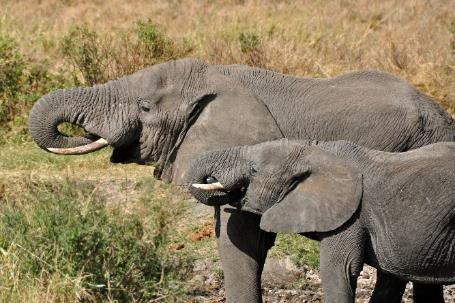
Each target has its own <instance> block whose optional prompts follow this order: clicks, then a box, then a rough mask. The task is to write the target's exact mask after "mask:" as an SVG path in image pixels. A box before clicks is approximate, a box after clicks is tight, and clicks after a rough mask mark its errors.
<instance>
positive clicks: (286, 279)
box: [188, 203, 455, 303]
mask: <svg viewBox="0 0 455 303" xmlns="http://www.w3.org/2000/svg"><path fill="white" fill-rule="evenodd" d="M188 215H189V217H192V218H209V217H211V216H212V210H211V209H210V208H208V207H206V206H204V205H201V204H198V203H196V204H194V205H193V206H192V207H191V208H190V210H189V214H188ZM192 236H194V238H193V239H192V240H196V241H198V240H199V239H200V238H201V237H205V236H213V234H212V235H211V234H210V232H207V226H204V228H201V229H200V230H199V231H198V232H196V233H194V234H193V235H192ZM213 253H214V254H215V253H216V252H215V251H214V252H213ZM221 272H222V271H221V264H220V263H219V261H213V260H210V261H209V260H198V261H196V262H195V264H194V267H193V278H192V280H191V282H192V284H193V285H194V286H195V287H197V288H198V289H199V290H200V291H201V295H199V296H196V297H194V299H193V301H192V302H194V303H196V302H201V303H214V302H224V288H223V282H222V280H223V279H222V274H221ZM375 282H376V269H374V268H373V267H370V266H367V265H365V266H364V269H363V271H362V273H361V276H360V277H359V279H358V281H357V292H356V302H358V303H366V302H368V300H369V298H370V296H371V294H372V292H373V289H374V284H375ZM262 285H263V298H264V303H297V302H299V303H302V302H304V303H310V302H323V300H322V297H323V293H322V288H321V280H320V277H319V272H318V271H317V270H315V269H312V268H310V267H308V266H306V265H304V266H302V267H298V266H296V265H295V264H294V263H293V262H292V260H291V258H290V257H289V256H285V257H281V258H280V257H268V258H267V261H266V264H265V267H264V272H263V276H262ZM444 297H445V300H446V303H452V302H455V285H451V286H446V287H445V288H444ZM402 302H403V303H411V302H413V300H412V284H411V283H408V284H407V286H406V291H405V294H404V296H403V300H402Z"/></svg>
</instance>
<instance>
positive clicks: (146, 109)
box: [139, 100, 150, 113]
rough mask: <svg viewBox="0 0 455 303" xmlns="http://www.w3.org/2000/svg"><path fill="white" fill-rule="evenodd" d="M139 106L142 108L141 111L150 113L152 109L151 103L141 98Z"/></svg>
mask: <svg viewBox="0 0 455 303" xmlns="http://www.w3.org/2000/svg"><path fill="white" fill-rule="evenodd" d="M139 108H140V109H141V111H143V112H146V113H148V112H149V111H150V104H149V102H147V101H145V100H141V101H140V102H139Z"/></svg>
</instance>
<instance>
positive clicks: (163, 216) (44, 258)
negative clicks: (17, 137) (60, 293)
mask: <svg viewBox="0 0 455 303" xmlns="http://www.w3.org/2000/svg"><path fill="white" fill-rule="evenodd" d="M7 186H8V185H7ZM8 187H9V186H8ZM20 187H21V188H22V190H21V192H14V191H9V192H8V191H7V192H6V193H3V195H1V194H0V252H9V253H10V254H14V257H15V258H16V259H17V260H19V261H18V262H17V264H16V271H17V273H15V274H14V275H12V278H11V279H10V280H9V281H8V277H3V278H0V279H3V281H2V283H0V284H2V285H3V286H2V287H7V288H8V287H9V288H10V291H9V292H5V291H2V292H1V295H2V296H8V294H9V293H14V292H15V291H19V290H20V287H21V286H22V287H23V286H24V285H26V284H27V283H31V281H34V280H36V279H43V276H44V277H51V276H53V275H55V274H59V275H60V276H64V277H67V278H68V279H70V280H75V279H81V286H82V288H83V289H84V290H85V291H84V296H83V298H81V299H82V301H96V302H101V301H103V300H113V301H117V302H146V301H149V300H152V299H155V298H157V297H160V296H163V295H165V296H172V295H175V294H176V293H179V292H181V287H180V283H179V282H178V280H176V279H177V278H178V277H179V275H180V274H179V272H181V271H182V268H183V271H184V269H185V268H184V267H185V264H186V263H184V260H179V259H176V258H175V257H174V259H173V260H170V255H169V252H167V250H166V249H165V245H166V243H167V241H168V240H167V239H168V236H167V233H168V230H167V227H166V226H168V223H169V222H168V221H169V220H170V219H171V217H170V213H169V212H167V211H166V209H165V208H164V205H165V204H164V203H165V201H160V200H157V199H155V198H154V196H153V193H149V194H147V196H144V197H143V198H142V200H141V201H142V203H144V205H143V209H144V210H145V211H144V212H143V213H142V214H141V215H139V214H132V213H125V211H122V210H120V209H117V208H114V209H110V208H108V207H107V206H106V201H105V200H104V199H103V198H102V197H100V196H98V195H97V194H95V191H94V190H95V188H94V184H93V183H90V182H78V181H70V180H66V181H59V180H51V181H47V182H46V181H40V182H33V181H31V180H27V181H26V182H24V184H22V185H21V186H20ZM6 259H7V258H2V255H1V254H0V267H3V268H5V267H6V268H9V269H11V267H8V265H6V264H4V263H5V262H6V261H5V260H6ZM171 261H172V262H171ZM18 276H20V277H21V278H20V279H18V280H15V279H14V277H18ZM5 280H6V281H5ZM0 281H1V280H0ZM7 299H8V298H6V297H3V298H2V297H0V301H2V302H3V301H4V300H5V302H6V301H9V300H7Z"/></svg>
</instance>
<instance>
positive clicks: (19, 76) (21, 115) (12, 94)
mask: <svg viewBox="0 0 455 303" xmlns="http://www.w3.org/2000/svg"><path fill="white" fill-rule="evenodd" d="M65 85H68V81H65V79H64V77H63V76H61V75H53V74H51V73H49V72H48V71H47V70H46V69H45V68H44V67H43V66H42V64H40V63H36V62H33V63H32V62H30V60H29V59H28V58H26V57H25V56H24V55H23V54H22V53H21V52H20V50H19V48H18V47H17V44H16V42H15V41H14V39H12V38H10V37H5V36H0V143H4V140H6V139H8V138H10V137H13V138H14V139H15V141H17V140H19V141H23V140H29V136H28V133H27V117H28V113H29V111H30V109H31V107H32V105H33V103H34V102H35V101H36V100H37V99H38V98H39V97H41V96H42V95H43V94H45V93H47V92H48V91H49V90H53V89H56V88H60V87H63V86H65Z"/></svg>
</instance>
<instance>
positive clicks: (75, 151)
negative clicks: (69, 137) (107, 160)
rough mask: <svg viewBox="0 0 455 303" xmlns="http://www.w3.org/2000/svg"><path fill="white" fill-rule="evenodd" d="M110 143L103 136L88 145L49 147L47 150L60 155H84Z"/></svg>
mask: <svg viewBox="0 0 455 303" xmlns="http://www.w3.org/2000/svg"><path fill="white" fill-rule="evenodd" d="M108 145H109V143H107V141H106V139H103V138H101V139H98V140H96V141H95V142H92V143H89V144H87V145H82V146H77V147H70V148H48V149H47V150H48V151H50V152H51V153H54V154H59V155H83V154H88V153H91V152H94V151H96V150H99V149H102V148H103V147H106V146H108Z"/></svg>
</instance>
